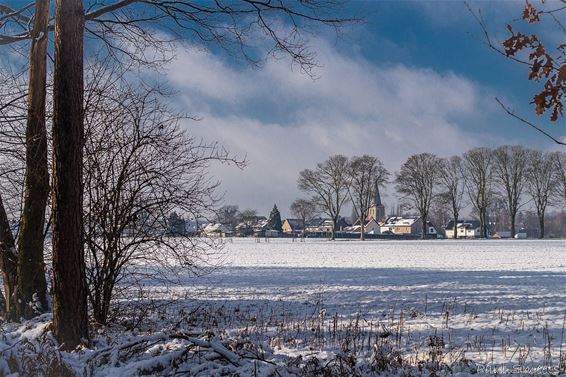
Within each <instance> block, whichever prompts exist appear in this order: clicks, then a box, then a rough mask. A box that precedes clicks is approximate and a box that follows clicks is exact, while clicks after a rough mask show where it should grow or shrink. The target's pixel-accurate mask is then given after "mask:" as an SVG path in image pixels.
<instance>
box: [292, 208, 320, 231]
mask: <svg viewBox="0 0 566 377" xmlns="http://www.w3.org/2000/svg"><path fill="white" fill-rule="evenodd" d="M290 210H291V213H292V214H293V216H296V217H298V218H299V219H300V220H301V223H302V227H303V232H302V235H303V237H304V236H305V230H306V227H307V222H309V221H311V220H312V219H314V217H315V216H316V215H317V213H318V211H317V209H316V204H315V202H314V200H308V199H295V201H294V202H293V203H291V207H290Z"/></svg>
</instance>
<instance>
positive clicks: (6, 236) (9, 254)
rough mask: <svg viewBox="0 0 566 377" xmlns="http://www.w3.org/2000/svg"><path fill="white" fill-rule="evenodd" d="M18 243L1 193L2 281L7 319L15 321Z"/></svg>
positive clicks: (0, 256)
mask: <svg viewBox="0 0 566 377" xmlns="http://www.w3.org/2000/svg"><path fill="white" fill-rule="evenodd" d="M17 260H18V256H17V255H16V243H15V241H14V235H13V234H12V230H11V229H10V222H9V221H8V216H6V209H5V208H4V203H3V202H2V196H1V195H0V269H2V281H3V283H4V300H5V304H4V313H5V315H6V319H8V320H11V321H14V320H16V319H17V317H16V311H15V306H14V304H13V301H14V298H15V294H14V293H15V292H14V291H15V288H16V282H17V279H18V275H17Z"/></svg>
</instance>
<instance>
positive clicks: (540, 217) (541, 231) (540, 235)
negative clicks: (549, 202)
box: [538, 212, 544, 239]
mask: <svg viewBox="0 0 566 377" xmlns="http://www.w3.org/2000/svg"><path fill="white" fill-rule="evenodd" d="M538 227H539V232H538V238H539V239H543V238H544V212H543V213H539V214H538Z"/></svg>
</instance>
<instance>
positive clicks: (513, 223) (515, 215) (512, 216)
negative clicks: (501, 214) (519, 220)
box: [509, 213, 517, 238]
mask: <svg viewBox="0 0 566 377" xmlns="http://www.w3.org/2000/svg"><path fill="white" fill-rule="evenodd" d="M509 217H510V220H511V238H514V237H515V234H516V233H515V218H516V217H517V214H516V213H512V214H511V215H510V216H509Z"/></svg>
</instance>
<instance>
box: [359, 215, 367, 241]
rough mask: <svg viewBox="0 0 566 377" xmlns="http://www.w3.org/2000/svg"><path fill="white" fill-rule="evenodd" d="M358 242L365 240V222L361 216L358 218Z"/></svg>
mask: <svg viewBox="0 0 566 377" xmlns="http://www.w3.org/2000/svg"><path fill="white" fill-rule="evenodd" d="M360 240H362V241H365V240H366V221H365V219H364V218H363V217H362V216H360Z"/></svg>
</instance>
